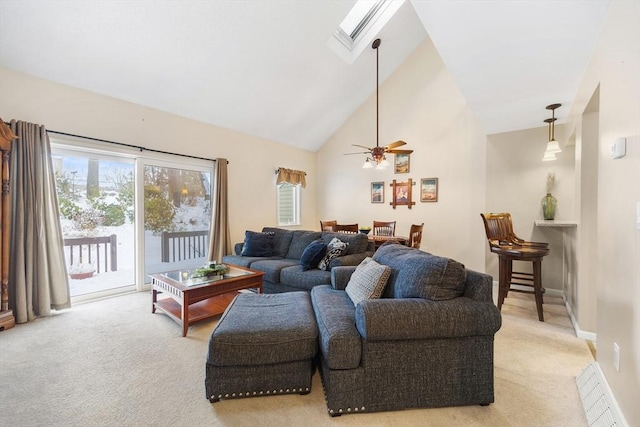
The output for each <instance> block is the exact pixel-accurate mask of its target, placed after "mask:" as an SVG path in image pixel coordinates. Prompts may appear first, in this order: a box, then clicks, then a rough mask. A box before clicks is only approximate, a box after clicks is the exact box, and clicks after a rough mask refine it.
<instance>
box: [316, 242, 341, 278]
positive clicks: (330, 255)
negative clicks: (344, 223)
mask: <svg viewBox="0 0 640 427" xmlns="http://www.w3.org/2000/svg"><path fill="white" fill-rule="evenodd" d="M346 251H347V244H346V243H345V242H343V241H342V240H340V239H338V238H337V237H334V238H333V239H331V241H330V242H329V243H328V244H327V252H326V254H325V256H324V257H323V258H322V260H320V263H319V264H318V268H319V269H320V270H330V268H329V264H330V263H331V260H332V259H334V258H337V257H339V256H341V255H342V254H343V253H345V252H346Z"/></svg>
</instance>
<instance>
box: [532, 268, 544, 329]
mask: <svg viewBox="0 0 640 427" xmlns="http://www.w3.org/2000/svg"><path fill="white" fill-rule="evenodd" d="M533 291H534V293H535V296H536V308H537V309H538V320H539V321H541V322H544V314H543V313H542V260H536V261H533Z"/></svg>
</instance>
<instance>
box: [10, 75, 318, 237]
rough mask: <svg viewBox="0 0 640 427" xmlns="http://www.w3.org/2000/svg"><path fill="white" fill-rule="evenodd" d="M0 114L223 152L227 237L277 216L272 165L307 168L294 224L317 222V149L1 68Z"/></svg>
mask: <svg viewBox="0 0 640 427" xmlns="http://www.w3.org/2000/svg"><path fill="white" fill-rule="evenodd" d="M0 117H2V118H3V119H4V120H11V119H16V120H25V121H29V122H33V123H39V124H44V125H45V126H46V127H47V129H49V130H55V131H59V132H65V133H71V134H76V135H81V136H87V137H92V138H99V139H105V140H109V141H116V142H122V143H127V144H134V145H141V146H144V147H147V148H153V149H157V150H164V151H168V152H173V153H181V154H188V155H193V156H200V157H207V158H216V157H223V158H226V159H228V160H229V169H228V172H229V194H230V196H229V204H230V216H231V239H232V241H233V242H238V241H242V240H243V239H244V231H245V230H246V229H253V230H260V229H262V227H263V226H266V225H270V226H275V224H276V198H275V197H276V190H275V174H274V172H275V170H276V169H277V168H278V167H279V166H283V167H286V168H291V169H300V170H304V171H306V172H307V188H306V189H303V190H302V200H303V210H302V225H301V227H300V228H312V227H316V222H317V221H316V188H317V185H316V182H317V181H316V155H315V153H313V152H310V151H306V150H301V149H297V148H293V147H289V146H285V145H282V144H277V143H274V142H272V141H269V140H265V139H261V138H258V137H254V136H250V135H246V134H242V133H239V132H234V131H231V130H228V129H224V128H220V127H216V126H211V125H207V124H204V123H201V122H197V121H194V120H189V119H186V118H183V117H179V116H176V115H172V114H168V113H164V112H162V111H158V110H154V109H150V108H146V107H142V106H140V105H136V104H132V103H128V102H124V101H120V100H117V99H114V98H110V97H106V96H102V95H98V94H95V93H91V92H87V91H83V90H80V89H75V88H71V87H69V86H64V85H61V84H57V83H54V82H51V81H47V80H43V79H39V78H35V77H31V76H28V75H25V74H21V73H17V72H14V71H11V70H8V69H5V68H0Z"/></svg>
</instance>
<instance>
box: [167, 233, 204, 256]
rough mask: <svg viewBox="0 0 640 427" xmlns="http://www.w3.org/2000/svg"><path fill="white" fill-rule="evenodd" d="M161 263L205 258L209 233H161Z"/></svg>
mask: <svg viewBox="0 0 640 427" xmlns="http://www.w3.org/2000/svg"><path fill="white" fill-rule="evenodd" d="M161 237H162V254H161V256H162V262H176V261H182V260H185V259H194V258H204V257H206V256H207V249H208V243H209V231H208V230H198V231H177V232H166V231H165V232H163V233H162V235H161Z"/></svg>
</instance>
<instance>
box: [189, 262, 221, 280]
mask: <svg viewBox="0 0 640 427" xmlns="http://www.w3.org/2000/svg"><path fill="white" fill-rule="evenodd" d="M227 270H228V268H227V266H226V265H224V264H211V265H209V266H208V267H201V268H196V269H195V270H194V271H193V273H192V274H191V278H192V279H196V278H201V277H206V278H212V277H215V276H223V275H224V274H225V273H226V272H227Z"/></svg>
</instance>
